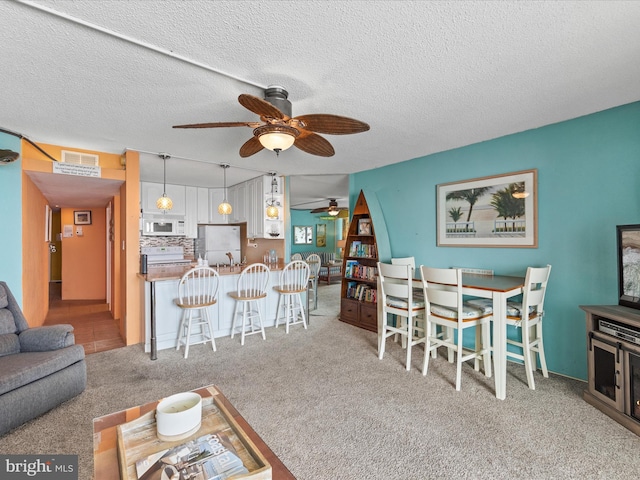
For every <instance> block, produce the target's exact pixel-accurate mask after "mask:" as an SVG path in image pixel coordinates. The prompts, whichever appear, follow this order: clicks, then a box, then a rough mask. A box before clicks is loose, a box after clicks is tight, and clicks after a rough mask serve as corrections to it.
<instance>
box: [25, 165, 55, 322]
mask: <svg viewBox="0 0 640 480" xmlns="http://www.w3.org/2000/svg"><path fill="white" fill-rule="evenodd" d="M22 186H23V188H22V311H23V313H24V316H25V318H26V319H27V322H29V326H31V327H38V326H40V325H42V324H43V323H44V319H45V317H46V316H47V312H48V311H49V243H48V242H46V241H45V236H44V233H45V205H46V204H47V201H46V199H45V198H44V196H43V195H42V193H40V190H39V189H38V187H36V185H35V184H34V183H33V182H32V181H31V179H30V178H29V177H28V176H27V175H26V174H25V173H24V172H23V173H22Z"/></svg>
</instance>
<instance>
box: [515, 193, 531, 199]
mask: <svg viewBox="0 0 640 480" xmlns="http://www.w3.org/2000/svg"><path fill="white" fill-rule="evenodd" d="M511 195H512V196H513V198H527V197H528V196H529V192H513V193H512V194H511Z"/></svg>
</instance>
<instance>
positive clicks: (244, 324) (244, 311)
mask: <svg viewBox="0 0 640 480" xmlns="http://www.w3.org/2000/svg"><path fill="white" fill-rule="evenodd" d="M248 306H249V302H242V330H241V332H240V345H244V336H245V332H246V330H247V307H248Z"/></svg>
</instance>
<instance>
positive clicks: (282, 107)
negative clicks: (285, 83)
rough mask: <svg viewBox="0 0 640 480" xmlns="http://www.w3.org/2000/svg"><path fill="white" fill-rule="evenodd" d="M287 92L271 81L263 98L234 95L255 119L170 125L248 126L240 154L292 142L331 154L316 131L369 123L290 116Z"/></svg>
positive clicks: (347, 130)
mask: <svg viewBox="0 0 640 480" xmlns="http://www.w3.org/2000/svg"><path fill="white" fill-rule="evenodd" d="M288 96H289V93H288V92H287V91H286V90H285V89H284V88H283V87H279V86H276V85H271V86H269V87H268V88H267V89H266V90H265V98H264V100H263V99H261V98H258V97H254V96H253V95H249V94H246V93H243V94H241V95H240V96H239V97H238V101H239V102H240V105H242V106H243V107H245V108H246V109H248V110H251V111H252V112H253V113H255V114H256V115H259V116H260V121H259V122H215V123H194V124H190V125H174V126H173V128H219V127H251V128H253V129H254V130H253V137H251V138H250V139H249V140H248V141H247V142H245V144H244V145H242V147H240V156H241V157H249V156H251V155H253V154H254V153H258V152H259V151H260V150H262V149H263V148H268V149H269V150H273V151H274V152H276V154H279V153H280V152H281V151H283V150H286V149H287V148H289V147H291V146H292V145H294V146H296V147H298V148H299V149H300V150H302V151H304V152H307V153H310V154H312V155H319V156H321V157H331V156H333V155H334V154H335V151H334V149H333V146H331V144H330V143H329V142H328V141H327V140H325V139H324V138H323V137H321V136H320V135H318V134H319V133H327V134H331V135H348V134H352V133H360V132H366V131H367V130H369V125H368V124H366V123H364V122H361V121H359V120H354V119H353V118H348V117H341V116H339V115H329V114H324V113H318V114H312V115H301V116H298V117H292V116H291V102H290V101H289V100H287V97H288Z"/></svg>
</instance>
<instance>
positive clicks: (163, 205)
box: [156, 153, 173, 213]
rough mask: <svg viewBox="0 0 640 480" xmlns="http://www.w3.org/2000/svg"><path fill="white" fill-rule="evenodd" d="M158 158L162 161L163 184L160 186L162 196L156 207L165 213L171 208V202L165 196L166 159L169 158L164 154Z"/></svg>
mask: <svg viewBox="0 0 640 480" xmlns="http://www.w3.org/2000/svg"><path fill="white" fill-rule="evenodd" d="M158 156H159V157H160V158H161V159H162V160H163V161H164V182H163V184H162V196H161V197H160V198H159V199H158V200H157V201H156V207H158V209H159V210H164V213H167V210H171V209H172V208H173V200H171V199H170V198H169V197H168V196H167V158H171V157H170V156H169V155H167V154H166V153H161V154H159V155H158Z"/></svg>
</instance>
